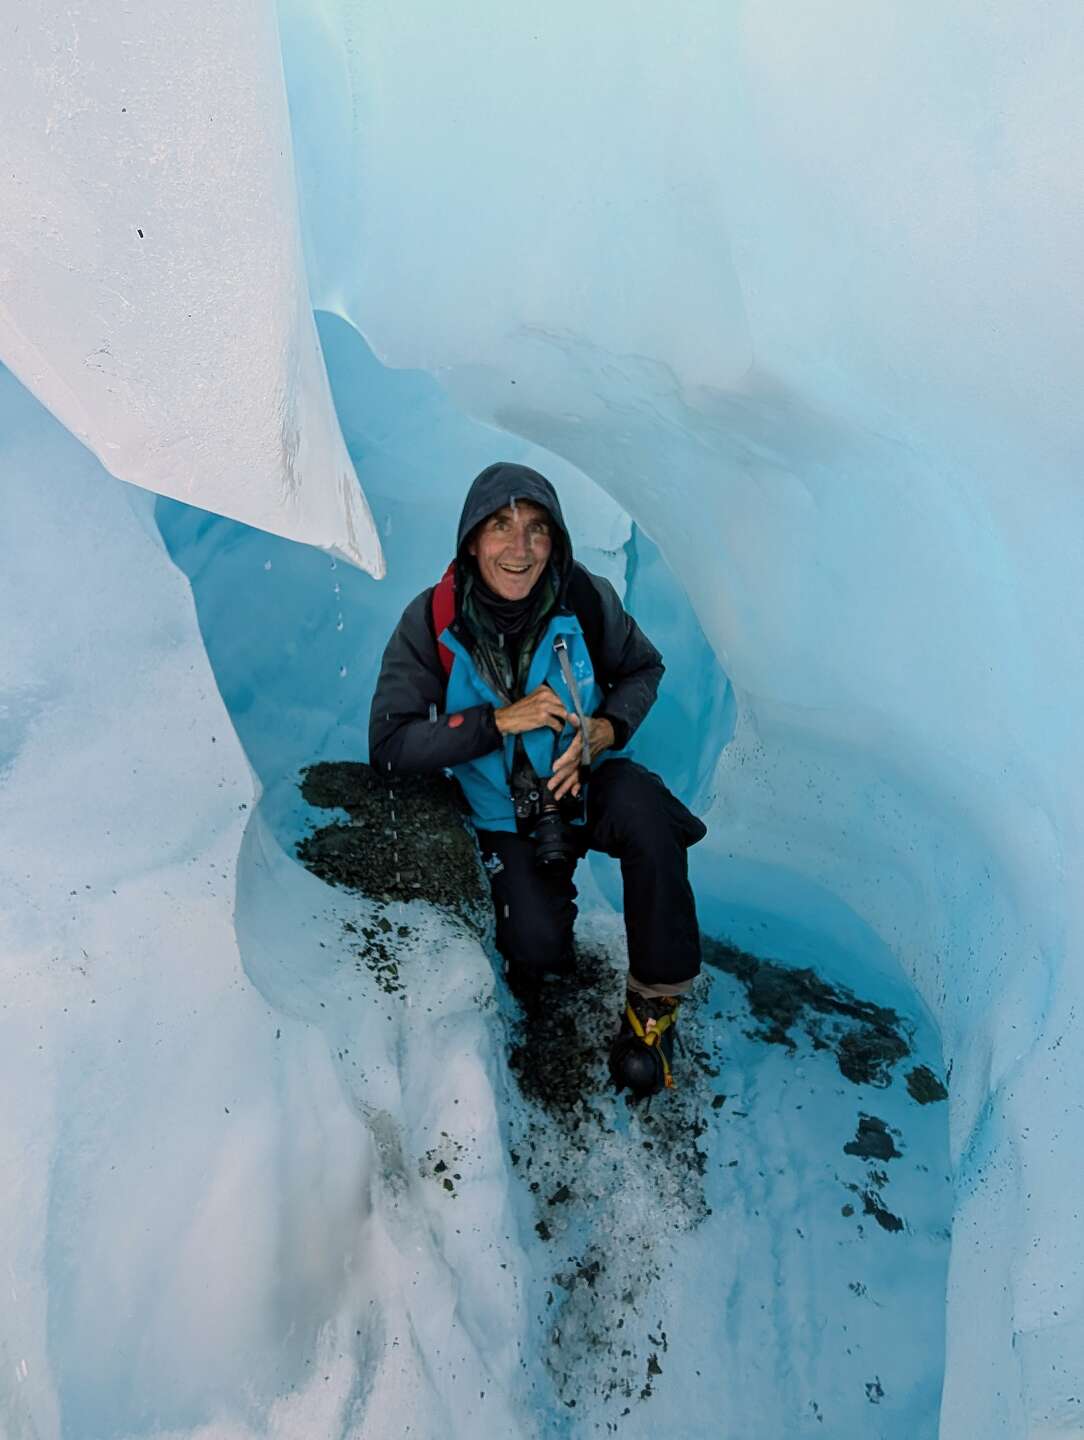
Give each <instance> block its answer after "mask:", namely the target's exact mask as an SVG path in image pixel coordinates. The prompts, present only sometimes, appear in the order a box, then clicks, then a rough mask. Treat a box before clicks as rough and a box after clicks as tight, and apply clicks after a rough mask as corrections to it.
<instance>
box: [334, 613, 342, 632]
mask: <svg viewBox="0 0 1084 1440" xmlns="http://www.w3.org/2000/svg"><path fill="white" fill-rule="evenodd" d="M342 628H343V617H342V616H341V615H340V616H339V618H338V619H337V620H336V621H335V629H336V630H341V629H342Z"/></svg>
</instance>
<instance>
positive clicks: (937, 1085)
mask: <svg viewBox="0 0 1084 1440" xmlns="http://www.w3.org/2000/svg"><path fill="white" fill-rule="evenodd" d="M907 1090H908V1093H909V1094H910V1096H911V1099H912V1100H917V1101H918V1103H919V1104H920V1105H932V1104H934V1103H935V1102H936V1101H938V1100H947V1099H948V1091H947V1090H946V1089H945V1087H944V1085H942V1083H941V1081H940V1080H938V1078H937V1076H936V1075H935V1074H934V1073H933V1071H932V1070H931V1069H930V1067H929V1066H928V1065H916V1066H915V1068H914V1069H913V1070H908V1072H907Z"/></svg>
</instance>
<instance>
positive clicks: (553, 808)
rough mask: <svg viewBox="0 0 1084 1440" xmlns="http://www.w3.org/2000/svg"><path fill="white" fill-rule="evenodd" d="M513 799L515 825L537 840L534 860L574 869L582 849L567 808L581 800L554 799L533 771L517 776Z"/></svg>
mask: <svg viewBox="0 0 1084 1440" xmlns="http://www.w3.org/2000/svg"><path fill="white" fill-rule="evenodd" d="M517 781H518V783H516V782H517ZM512 799H513V802H514V805H515V811H516V828H517V829H518V830H519V831H520V833H521V834H522V833H524V832H525V833H526V834H528V835H530V836H531V838H532V839H533V840H534V846H535V849H534V858H535V864H536V865H540V866H542V867H543V868H544V869H550V868H553V869H560V868H564V869H571V867H572V866H573V865H575V863H576V861H577V860H578V859H579V850H578V848H577V845H576V836H575V833H574V831H573V829H572V826H571V825H570V824H569V822H568V820H567V819H566V818H565V814H566V808H570V809H573V810H576V809H577V808H578V807H579V801H574V802H573V803H572V805H571V806H566V804H565V802H562V801H560V800H555V799H554V798H553V796H552V795H551V794H550V792H549V791H548V790H547V789H546V787H545V785H544V784H543V783H542V782H541V781H540V780H538V778H537V777H536V776H534V775H530V776H526V775H524V776H518V777H514V779H513V784H512Z"/></svg>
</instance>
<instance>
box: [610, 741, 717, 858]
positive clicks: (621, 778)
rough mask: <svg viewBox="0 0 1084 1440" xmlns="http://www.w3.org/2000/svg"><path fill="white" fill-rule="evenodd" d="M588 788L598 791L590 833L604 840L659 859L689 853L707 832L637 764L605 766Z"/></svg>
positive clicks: (629, 761) (697, 820) (623, 763)
mask: <svg viewBox="0 0 1084 1440" xmlns="http://www.w3.org/2000/svg"><path fill="white" fill-rule="evenodd" d="M600 782H601V783H600ZM590 789H594V794H593V795H591V796H590V799H589V803H590V804H591V807H592V811H593V815H592V817H591V818H592V822H593V824H592V828H593V829H594V830H595V831H596V833H597V834H598V835H599V837H600V838H602V839H603V840H611V841H616V842H619V843H621V844H623V845H625V846H631V847H633V848H634V849H636V850H637V851H640V852H641V853H644V854H648V855H652V854H656V855H657V854H662V853H665V852H666V851H667V850H669V849H671V848H672V847H673V846H674V845H675V844H676V845H679V846H680V847H681V848H682V849H688V847H689V846H690V845H695V844H696V842H697V841H698V840H702V839H703V838H704V836H705V835H706V834H707V833H708V832H707V827H706V826H705V825H704V823H703V821H702V820H699V819H697V817H696V816H695V815H694V814H693V813H692V811H691V810H689V809H688V807H687V806H685V805H683V804H682V802H681V801H680V800H679V799H678V798H677V796H676V795H673V794H671V792H670V791H669V790H668V789H667V788H666V786H665V785H664V784H663V782H662V781H661V780H660V779H659V777H658V776H657V775H655V774H653V773H652V772H651V771H650V770H645V769H644V767H643V766H642V765H637V764H636V763H635V762H634V761H631V760H613V761H610V763H609V764H607V765H603V766H601V767H600V769H599V772H598V774H597V775H595V776H592V778H591V782H590V786H589V790H590Z"/></svg>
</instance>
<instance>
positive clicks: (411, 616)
mask: <svg viewBox="0 0 1084 1440" xmlns="http://www.w3.org/2000/svg"><path fill="white" fill-rule="evenodd" d="M431 594H432V591H431V590H424V591H423V592H422V593H421V594H420V595H418V596H417V597H416V598H415V599H413V600H412V601H411V602H410V604H409V605H408V606H407V608H406V609H405V610H404V611H403V617H402V619H401V620H400V621H399V624H398V625H397V626H396V627H395V630H394V632H393V633H392V637H391V639H390V640H389V641H388V644H387V648H386V649H385V651H384V659H383V662H382V663H381V666H380V676H379V678H378V680H377V682H376V689H375V691H374V692H373V703H372V707H371V709H370V711H369V763H370V765H372V766H373V768H374V769H377V770H381V771H383V772H384V773H385V774H394V773H395V772H396V771H400V772H402V771H412V772H415V773H418V774H425V773H433V772H435V771H437V770H443V769H445V768H447V767H449V766H452V765H461V764H463V763H464V762H465V761H467V760H477V759H478V757H479V756H480V755H488V754H489V752H490V751H491V750H496V749H498V747H499V746H500V745H501V743H502V742H501V734H500V731H499V730H498V729H497V722H496V720H495V719H494V718H493V706H492V705H473V706H471V707H470V708H469V709H467V710H462V711H459V712H458V714H456V715H445V714H443V713H442V711H443V709H444V692H445V688H446V682H445V677H444V667H443V666H442V665H441V663H440V655H439V653H438V651H437V642H436V637H435V636H434V634H433V627H432V623H431V620H430V616H429V603H430V596H431Z"/></svg>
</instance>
